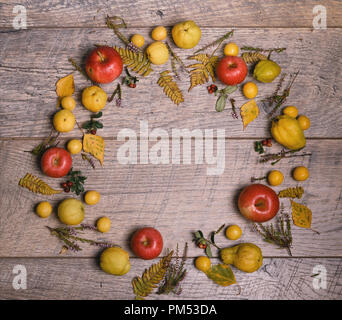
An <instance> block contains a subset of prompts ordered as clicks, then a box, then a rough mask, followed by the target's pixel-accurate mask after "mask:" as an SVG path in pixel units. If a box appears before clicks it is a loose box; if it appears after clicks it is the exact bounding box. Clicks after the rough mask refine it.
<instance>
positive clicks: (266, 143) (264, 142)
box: [261, 138, 272, 147]
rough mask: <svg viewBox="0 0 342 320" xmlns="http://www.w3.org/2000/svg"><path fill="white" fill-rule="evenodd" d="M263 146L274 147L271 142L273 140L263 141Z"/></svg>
mask: <svg viewBox="0 0 342 320" xmlns="http://www.w3.org/2000/svg"><path fill="white" fill-rule="evenodd" d="M261 144H262V145H263V146H265V147H272V140H271V138H268V139H265V140H262V141H261Z"/></svg>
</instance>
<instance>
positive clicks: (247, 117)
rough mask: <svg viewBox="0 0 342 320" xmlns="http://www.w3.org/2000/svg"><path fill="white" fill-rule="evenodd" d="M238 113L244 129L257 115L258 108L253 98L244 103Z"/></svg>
mask: <svg viewBox="0 0 342 320" xmlns="http://www.w3.org/2000/svg"><path fill="white" fill-rule="evenodd" d="M240 114H241V118H242V122H243V130H245V129H246V127H247V126H248V124H249V123H251V122H252V121H253V120H255V119H256V118H257V117H258V115H259V108H258V106H257V104H256V102H255V100H254V99H253V100H250V101H248V102H247V103H245V104H244V105H243V106H242V107H241V109H240Z"/></svg>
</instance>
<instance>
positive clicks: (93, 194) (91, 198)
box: [84, 190, 101, 206]
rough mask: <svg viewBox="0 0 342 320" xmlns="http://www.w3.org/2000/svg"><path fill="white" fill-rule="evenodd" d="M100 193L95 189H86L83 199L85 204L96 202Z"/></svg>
mask: <svg viewBox="0 0 342 320" xmlns="http://www.w3.org/2000/svg"><path fill="white" fill-rule="evenodd" d="M100 198H101V195H100V193H99V192H97V191H95V190H90V191H87V192H86V194H85V196H84V201H85V203H86V204H89V205H91V206H92V205H94V204H97V203H98V202H99V201H100Z"/></svg>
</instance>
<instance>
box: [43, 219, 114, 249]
mask: <svg viewBox="0 0 342 320" xmlns="http://www.w3.org/2000/svg"><path fill="white" fill-rule="evenodd" d="M46 227H47V228H48V229H49V230H50V233H51V234H52V235H54V236H56V237H57V238H59V239H60V240H62V241H63V242H64V246H63V247H65V248H66V249H67V250H71V251H75V252H77V251H81V250H82V248H81V247H80V246H79V245H78V244H77V242H81V243H88V244H90V245H92V246H97V247H101V248H110V247H118V245H116V244H114V243H111V242H106V241H96V240H91V239H86V238H81V237H79V236H78V233H77V232H78V231H83V230H87V229H91V230H95V229H94V228H95V227H94V228H93V227H91V228H90V226H89V225H86V224H82V225H80V226H79V227H70V226H68V227H58V228H51V227H48V226H46ZM62 251H63V250H62Z"/></svg>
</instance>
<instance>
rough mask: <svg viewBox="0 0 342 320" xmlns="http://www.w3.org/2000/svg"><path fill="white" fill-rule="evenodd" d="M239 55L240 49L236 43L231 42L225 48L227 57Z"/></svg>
mask: <svg viewBox="0 0 342 320" xmlns="http://www.w3.org/2000/svg"><path fill="white" fill-rule="evenodd" d="M238 54H239V47H238V46H237V44H236V43H234V42H229V43H227V44H226V45H225V47H224V55H225V56H237V55H238Z"/></svg>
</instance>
